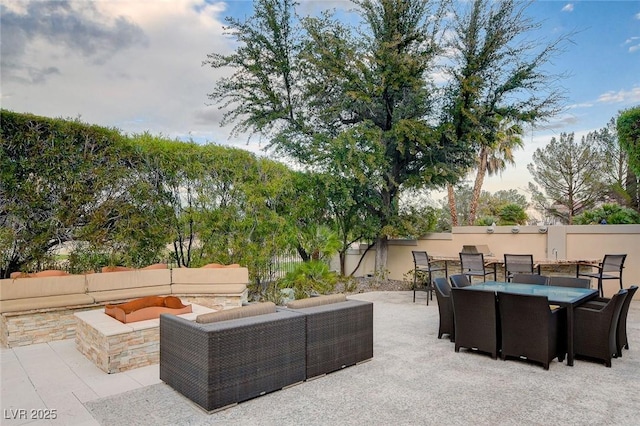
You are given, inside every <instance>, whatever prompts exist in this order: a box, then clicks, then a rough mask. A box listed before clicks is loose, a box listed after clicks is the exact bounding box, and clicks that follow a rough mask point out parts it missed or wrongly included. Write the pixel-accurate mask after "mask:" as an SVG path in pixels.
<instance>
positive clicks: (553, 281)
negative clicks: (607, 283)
mask: <svg viewBox="0 0 640 426" xmlns="http://www.w3.org/2000/svg"><path fill="white" fill-rule="evenodd" d="M547 284H548V285H552V286H555V287H573V288H591V280H588V279H586V278H575V277H561V276H550V277H549V280H548V281H547Z"/></svg>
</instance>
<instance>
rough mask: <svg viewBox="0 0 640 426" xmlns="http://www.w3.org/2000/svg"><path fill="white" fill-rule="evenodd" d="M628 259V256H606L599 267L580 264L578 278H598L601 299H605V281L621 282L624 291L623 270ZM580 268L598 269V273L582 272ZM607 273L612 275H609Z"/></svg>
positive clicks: (577, 272) (577, 270) (577, 267)
mask: <svg viewBox="0 0 640 426" xmlns="http://www.w3.org/2000/svg"><path fill="white" fill-rule="evenodd" d="M626 258H627V255H626V254H605V255H604V258H603V259H602V262H600V263H599V264H598V265H593V264H590V263H586V264H585V263H579V264H578V265H577V266H576V277H589V278H590V279H591V278H596V279H597V280H598V292H599V293H600V297H603V291H602V281H603V280H618V281H619V282H620V289H622V269H623V268H624V261H625V259H626ZM580 266H588V267H591V268H596V269H597V271H594V270H593V269H591V271H590V272H580ZM606 272H610V273H609V274H607V273H606Z"/></svg>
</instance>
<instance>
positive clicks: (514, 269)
mask: <svg viewBox="0 0 640 426" xmlns="http://www.w3.org/2000/svg"><path fill="white" fill-rule="evenodd" d="M536 269H537V272H538V274H540V269H539V265H534V263H533V255H532V254H505V255H504V279H505V281H511V280H512V278H513V276H514V275H515V274H534V273H535V271H536Z"/></svg>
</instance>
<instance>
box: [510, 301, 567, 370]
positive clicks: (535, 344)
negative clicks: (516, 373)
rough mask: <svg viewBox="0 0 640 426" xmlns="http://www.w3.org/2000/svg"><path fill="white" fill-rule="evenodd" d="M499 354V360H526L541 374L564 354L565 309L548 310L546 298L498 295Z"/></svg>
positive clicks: (561, 359)
mask: <svg viewBox="0 0 640 426" xmlns="http://www.w3.org/2000/svg"><path fill="white" fill-rule="evenodd" d="M498 311H499V312H500V331H501V341H502V352H501V354H500V357H501V358H502V359H503V360H505V359H507V358H513V357H515V358H526V359H527V360H528V361H536V362H540V363H542V365H543V366H544V369H545V370H548V369H549V363H550V362H551V361H552V360H553V359H554V358H558V361H560V362H562V361H564V357H565V354H566V352H567V351H566V309H565V308H560V307H556V308H553V309H550V307H549V300H548V298H547V297H546V296H535V295H528V294H513V293H502V292H500V293H498Z"/></svg>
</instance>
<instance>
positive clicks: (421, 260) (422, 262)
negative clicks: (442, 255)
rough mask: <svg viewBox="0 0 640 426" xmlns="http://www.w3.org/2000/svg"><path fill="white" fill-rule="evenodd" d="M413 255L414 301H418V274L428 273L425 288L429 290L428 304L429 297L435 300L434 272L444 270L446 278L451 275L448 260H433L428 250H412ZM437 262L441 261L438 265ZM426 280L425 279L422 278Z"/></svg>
mask: <svg viewBox="0 0 640 426" xmlns="http://www.w3.org/2000/svg"><path fill="white" fill-rule="evenodd" d="M411 254H412V255H413V301H414V303H415V301H416V290H417V288H418V287H417V286H418V275H419V274H423V275H424V274H426V275H427V281H426V282H425V286H424V287H425V290H426V291H427V305H429V299H431V300H433V293H432V291H433V273H434V272H439V271H442V272H444V276H445V278H446V277H448V276H449V272H448V271H447V262H446V261H445V260H435V261H434V260H431V258H430V257H429V255H428V254H427V252H426V251H412V252H411ZM437 263H440V265H439V266H438V265H437ZM421 281H424V280H421Z"/></svg>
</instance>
